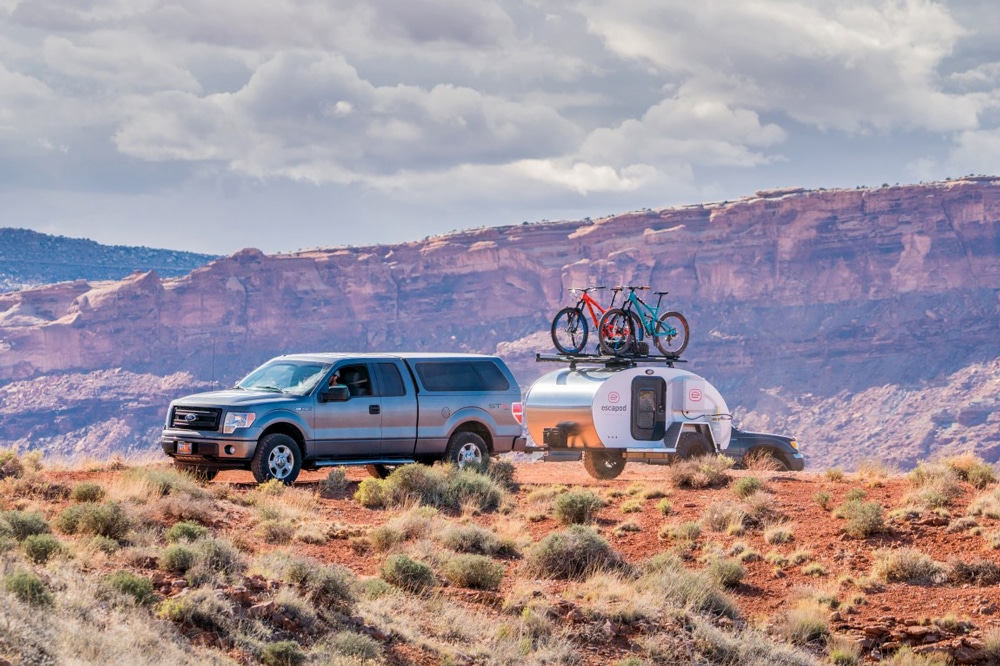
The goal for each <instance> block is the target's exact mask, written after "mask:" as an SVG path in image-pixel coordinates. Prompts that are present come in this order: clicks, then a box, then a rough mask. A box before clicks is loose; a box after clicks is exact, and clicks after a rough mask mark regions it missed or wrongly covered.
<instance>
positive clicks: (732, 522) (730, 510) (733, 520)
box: [701, 502, 747, 535]
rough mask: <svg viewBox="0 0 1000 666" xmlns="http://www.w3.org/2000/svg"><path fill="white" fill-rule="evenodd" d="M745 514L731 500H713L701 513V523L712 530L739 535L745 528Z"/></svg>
mask: <svg viewBox="0 0 1000 666" xmlns="http://www.w3.org/2000/svg"><path fill="white" fill-rule="evenodd" d="M746 520H747V515H746V513H745V512H744V511H743V509H742V508H740V507H739V506H738V505H736V504H733V503H732V502H714V503H712V504H710V505H709V506H708V507H706V508H705V511H704V512H703V513H702V515H701V522H702V524H703V525H704V526H705V527H706V528H707V529H709V530H711V531H713V532H725V533H727V534H733V535H740V534H743V531H744V529H745V528H746Z"/></svg>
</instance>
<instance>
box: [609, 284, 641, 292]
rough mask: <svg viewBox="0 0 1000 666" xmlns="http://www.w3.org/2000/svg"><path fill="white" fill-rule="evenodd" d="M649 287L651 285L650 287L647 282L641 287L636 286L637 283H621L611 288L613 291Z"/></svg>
mask: <svg viewBox="0 0 1000 666" xmlns="http://www.w3.org/2000/svg"><path fill="white" fill-rule="evenodd" d="M649 288H650V287H649V285H648V284H647V285H643V286H641V287H637V286H635V285H631V284H626V285H622V284H620V285H618V286H617V287H612V288H611V290H612V291H621V290H623V289H629V290H631V291H636V290H637V289H638V290H646V289H649Z"/></svg>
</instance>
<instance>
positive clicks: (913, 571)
mask: <svg viewBox="0 0 1000 666" xmlns="http://www.w3.org/2000/svg"><path fill="white" fill-rule="evenodd" d="M874 556H875V563H874V564H873V565H872V575H873V576H874V577H875V578H876V579H878V580H881V581H884V582H887V583H911V584H924V585H933V584H934V583H939V582H941V580H942V579H943V578H944V567H943V566H942V565H941V564H939V563H938V562H935V561H934V560H933V559H931V557H930V556H929V555H927V554H925V553H922V552H920V551H919V550H916V549H914V548H893V549H887V548H883V549H880V550H876V551H875V552H874Z"/></svg>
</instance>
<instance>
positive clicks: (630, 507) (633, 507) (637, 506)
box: [621, 500, 642, 513]
mask: <svg viewBox="0 0 1000 666" xmlns="http://www.w3.org/2000/svg"><path fill="white" fill-rule="evenodd" d="M621 510H622V513H639V512H640V511H642V502H640V501H639V500H629V501H627V502H623V503H622V506H621Z"/></svg>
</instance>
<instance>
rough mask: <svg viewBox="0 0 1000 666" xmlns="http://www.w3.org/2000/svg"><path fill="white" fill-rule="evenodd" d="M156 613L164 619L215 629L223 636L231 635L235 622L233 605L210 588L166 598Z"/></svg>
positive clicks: (214, 630) (183, 624)
mask: <svg viewBox="0 0 1000 666" xmlns="http://www.w3.org/2000/svg"><path fill="white" fill-rule="evenodd" d="M156 614H157V615H158V616H159V617H161V618H163V619H164V620H170V621H171V622H175V623H177V624H179V625H182V626H188V627H191V626H194V627H198V628H199V629H204V630H206V631H213V632H215V633H217V634H219V635H221V636H227V635H229V632H230V629H231V628H232V626H233V624H234V622H233V609H232V606H231V605H230V604H229V602H227V601H226V600H225V598H224V597H220V596H218V595H216V593H215V590H212V589H209V588H199V589H196V590H193V591H191V593H190V594H185V595H178V596H176V597H170V598H167V599H164V600H163V601H162V602H160V605H159V606H158V607H157V611H156Z"/></svg>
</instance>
